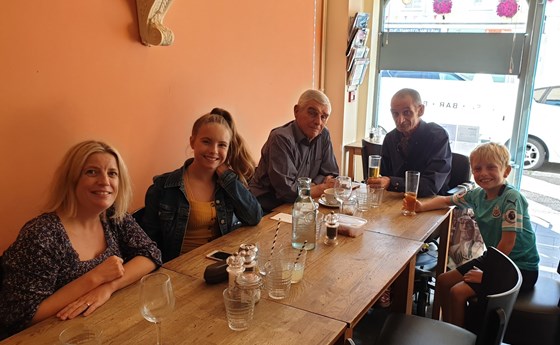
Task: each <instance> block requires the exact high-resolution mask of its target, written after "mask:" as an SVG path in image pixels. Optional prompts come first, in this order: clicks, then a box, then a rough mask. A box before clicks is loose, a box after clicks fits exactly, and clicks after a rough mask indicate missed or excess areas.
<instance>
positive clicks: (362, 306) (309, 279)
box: [164, 206, 422, 337]
mask: <svg viewBox="0 0 560 345" xmlns="http://www.w3.org/2000/svg"><path fill="white" fill-rule="evenodd" d="M289 208H290V206H282V207H280V208H279V209H277V210H279V211H284V212H286V211H288V210H289ZM275 213H276V212H273V213H271V215H274V214H275ZM276 226H277V221H273V220H271V219H270V215H268V216H267V217H266V218H265V219H263V220H262V221H261V223H260V224H259V225H258V226H255V227H246V228H242V229H238V230H236V231H234V232H231V233H229V234H227V235H225V236H222V237H220V238H218V239H216V240H214V241H212V242H211V243H208V244H206V245H204V246H202V247H199V248H197V249H195V250H193V251H191V252H189V253H187V254H184V255H181V256H180V257H178V258H176V259H174V260H172V261H170V262H168V263H166V264H165V265H164V267H166V268H167V269H170V270H173V271H177V272H179V273H182V274H186V275H190V276H193V277H196V278H201V277H203V274H204V269H205V268H206V266H207V265H209V264H211V263H213V261H211V260H208V259H206V258H205V255H206V254H207V253H208V252H210V251H212V250H216V249H221V250H225V251H228V252H230V253H231V252H235V251H237V249H238V247H239V244H241V243H255V242H258V243H259V244H260V247H261V248H265V249H266V250H267V251H268V250H269V248H270V247H271V243H272V241H273V238H274V234H275V230H276ZM291 232H292V227H291V224H288V223H281V226H280V231H279V235H278V239H277V246H278V245H279V244H283V245H285V246H289V245H290V239H291ZM421 245H422V242H420V241H415V240H410V239H406V238H399V237H396V236H390V235H386V234H381V233H376V232H372V231H366V232H364V234H363V235H362V236H359V237H357V238H349V237H343V236H340V237H339V244H338V245H337V246H326V245H323V244H322V243H319V244H318V245H317V247H316V248H315V249H314V250H310V251H308V252H307V260H306V268H305V273H304V278H303V280H302V281H301V282H300V283H298V284H294V285H293V286H292V290H291V292H290V295H289V297H288V298H286V299H283V300H278V301H275V302H277V303H280V304H283V305H286V306H291V307H296V308H298V309H301V310H305V311H308V312H312V313H315V314H318V315H322V316H326V317H328V318H331V319H335V320H340V321H343V322H345V323H347V325H348V330H347V332H346V337H351V336H352V330H353V328H354V327H355V326H356V324H357V323H358V321H359V320H360V319H361V318H362V317H363V316H364V314H365V313H366V312H367V311H368V310H369V309H370V308H371V306H372V305H373V304H374V303H375V302H376V301H377V299H378V298H379V297H380V296H381V294H382V293H383V291H385V289H386V288H387V287H389V286H390V285H391V284H393V283H394V285H393V289H394V290H393V293H394V294H395V299H394V301H395V302H394V305H392V308H394V310H399V311H401V312H407V313H409V314H410V313H411V311H412V294H413V282H414V264H415V260H416V253H417V252H418V250H419V249H420V247H421ZM387 258H390V260H387ZM263 296H264V298H263V299H267V298H268V297H267V296H266V294H263Z"/></svg>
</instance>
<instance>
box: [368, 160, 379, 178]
mask: <svg viewBox="0 0 560 345" xmlns="http://www.w3.org/2000/svg"><path fill="white" fill-rule="evenodd" d="M368 167H369V169H368V177H374V178H378V177H379V169H380V168H381V156H380V155H371V156H369V165H368Z"/></svg>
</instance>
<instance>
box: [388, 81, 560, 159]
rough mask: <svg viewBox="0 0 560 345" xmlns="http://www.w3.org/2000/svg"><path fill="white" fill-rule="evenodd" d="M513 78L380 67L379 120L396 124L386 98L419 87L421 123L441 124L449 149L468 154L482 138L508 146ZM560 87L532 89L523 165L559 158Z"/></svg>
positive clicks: (391, 124) (514, 83) (512, 108)
mask: <svg viewBox="0 0 560 345" xmlns="http://www.w3.org/2000/svg"><path fill="white" fill-rule="evenodd" d="M517 85H518V84H517V78H516V77H514V76H499V75H488V74H472V73H452V72H419V71H393V70H387V71H381V83H380V90H381V91H380V97H379V103H380V105H379V116H378V124H379V125H380V126H381V127H383V128H384V129H385V130H387V131H390V130H392V129H393V128H394V127H395V125H394V122H393V119H392V117H391V114H390V110H389V109H390V99H391V97H392V95H393V94H394V93H395V92H396V91H397V90H399V89H401V88H403V87H410V88H413V89H416V90H418V92H420V95H421V96H422V101H423V102H424V105H425V107H426V110H425V114H424V116H423V119H424V121H426V122H436V123H439V124H440V125H441V126H442V127H444V128H445V129H446V130H447V131H448V133H449V137H450V143H451V148H452V150H453V151H454V152H458V153H462V154H466V155H468V154H469V153H470V152H471V151H472V149H474V147H476V146H477V145H478V144H479V143H481V142H488V141H495V142H501V143H503V144H506V145H507V144H509V141H510V138H511V133H512V126H513V119H514V114H515V95H516V94H517ZM558 119H560V86H554V87H544V88H537V89H535V92H534V100H533V103H532V108H531V117H530V122H529V136H528V140H527V146H526V152H525V162H524V169H527V170H536V169H539V168H540V167H541V166H542V165H543V164H544V163H545V162H552V163H558V162H560V135H558V134H557V133H556V130H555V128H554V126H552V124H553V123H555V120H558Z"/></svg>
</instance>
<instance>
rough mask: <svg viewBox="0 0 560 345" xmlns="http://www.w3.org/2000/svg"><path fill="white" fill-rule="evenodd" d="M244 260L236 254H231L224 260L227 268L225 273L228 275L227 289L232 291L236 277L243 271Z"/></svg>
mask: <svg viewBox="0 0 560 345" xmlns="http://www.w3.org/2000/svg"><path fill="white" fill-rule="evenodd" d="M244 261H245V260H244V259H243V258H242V257H240V256H239V255H238V253H233V254H232V255H231V256H230V257H228V258H227V259H226V263H227V265H228V267H227V268H226V271H227V273H228V279H229V288H230V289H231V290H233V289H234V288H235V286H236V282H235V281H236V280H237V277H238V276H239V275H240V274H241V273H242V272H243V271H245V266H244V265H243V264H244Z"/></svg>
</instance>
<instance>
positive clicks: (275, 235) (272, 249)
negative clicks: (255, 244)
mask: <svg viewBox="0 0 560 345" xmlns="http://www.w3.org/2000/svg"><path fill="white" fill-rule="evenodd" d="M279 230H280V221H278V225H277V226H276V233H275V234H274V240H272V248H270V257H271V258H272V254H274V245H276V239H277V238H278V231H279Z"/></svg>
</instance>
